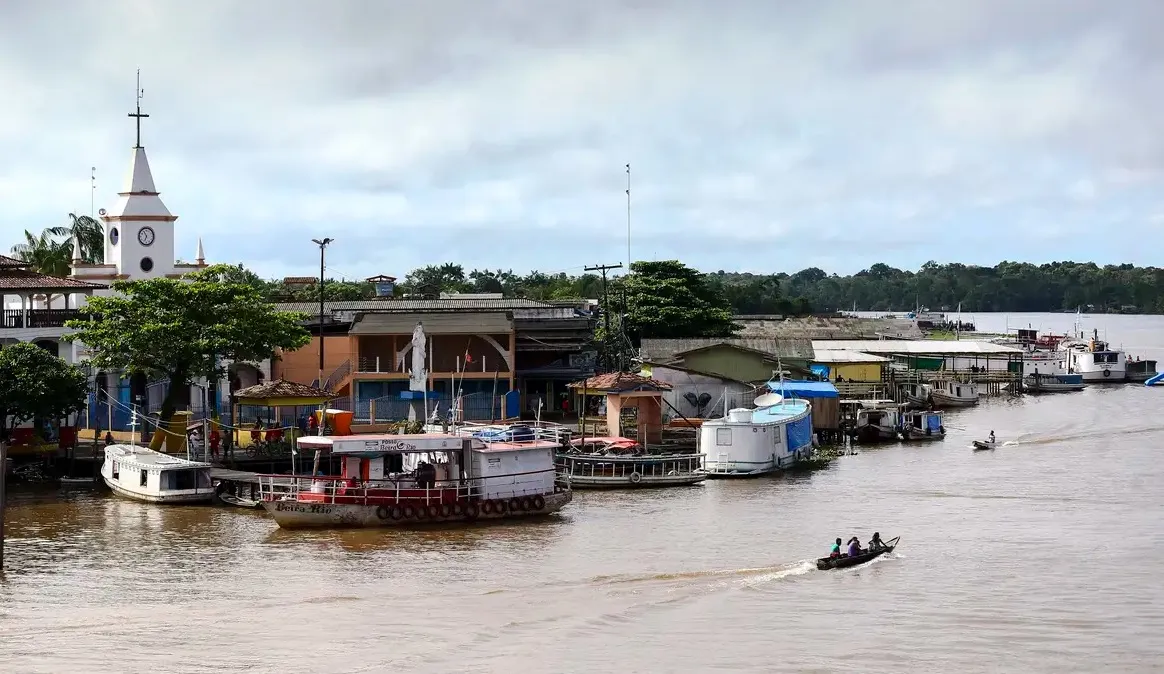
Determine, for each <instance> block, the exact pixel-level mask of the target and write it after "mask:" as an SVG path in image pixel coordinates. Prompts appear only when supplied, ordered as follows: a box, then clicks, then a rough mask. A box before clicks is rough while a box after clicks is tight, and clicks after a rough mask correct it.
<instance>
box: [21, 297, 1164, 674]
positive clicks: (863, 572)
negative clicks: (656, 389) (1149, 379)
mask: <svg viewBox="0 0 1164 674" xmlns="http://www.w3.org/2000/svg"><path fill="white" fill-rule="evenodd" d="M976 318H977V320H978V321H979V327H980V328H983V329H1002V327H1003V326H1002V325H1001V324H1000V325H994V322H995V319H997V322H999V323H1001V320H1002V317H1001V316H986V317H984V316H978V317H976ZM1036 318H1039V320H1040V321H1042V322H1044V323H1045V324H1043V325H1040V324H1036V325H1035V327H1043V328H1044V329H1052V328H1053V329H1057V330H1062V329H1065V328H1066V329H1069V328H1070V323H1071V320H1072V317H1071V316H1065V317H1064V316H1041V317H1036ZM1095 318H1096V319H1101V318H1104V319H1106V321H1107V326H1108V329H1109V333H1110V334H1109V337H1110V339H1111V341H1112V342H1113V343H1115V344H1117V345H1118V344H1119V343H1121V341H1122V342H1123V343H1124V345H1125V348H1126V349H1127V350H1129V351H1130V352H1132V353H1133V355H1140V356H1143V357H1153V358H1159V359H1161V360H1162V361H1164V317H1095ZM1028 320H1031V318H1030V317H1010V318H1009V321H1010V325H1011V326H1015V325H1016V324H1022V325H1024V327H1025V322H1026V321H1028ZM983 323H987V325H983ZM1121 331H1122V332H1121ZM1153 339H1154V340H1155V341H1153ZM1161 396H1164V388H1146V387H1144V386H1142V385H1126V386H1109V387H1090V388H1088V389H1087V390H1085V391H1083V392H1080V393H1074V394H1062V395H1057V396H1056V395H1052V396H1042V397H1032V396H1028V397H1026V398H1024V399H1022V400H1008V399H1004V398H995V399H988V400H984V401H983V404H981V405H980V406H979V407H977V408H974V409H970V410H966V411H960V412H954V413H951V414H949V415H948V419H947V421H946V426H947V428H948V430H949V431H950V434H949V436H948V437H947V438H946V440H945V441H944V442H941V443H935V444H930V445H915V446H903V445H887V446H884V447H878V448H867V449H860V451H859V453H858V454H856V455H852V456H844V457H841V458H840V459H838V460H837V461H835V462H834V463H833V464H832V465H831V466H830V467H829V468H827V469H824V470H820V471H817V472H814V473H810V474H801V475H785V476H779V477H774V478H760V479H753V480H745V481H730V482H722V481H712V482H708V483H705V484H704V485H701V486H696V487H690V488H682V489H671V490H659V491H641V492H610V493H594V492H580V493H578V494H577V497H576V499H575V501H574V502H573V503H572V504H571V505H569V506H568V507H567V508H566V509H565V510H564V511H563V512H562V513H561V514H560V515H558V516H555V517H552V518H550V519H546V520H542V521H537V522H525V523H519V524H501V525H493V526H475V527H470V528H459V529H452V530H441V531H390V530H385V531H322V532H287V531H280V530H278V529H277V528H276V526H275V524H274V523H273V522H272V521H270V520H268V519H266V518H265V517H263V516H262V515H261V514H259V513H251V512H246V511H241V510H237V509H228V508H211V507H156V506H149V505H143V504H138V503H134V502H129V501H126V500H123V499H119V498H116V497H113V496H108V495H95V494H89V493H85V492H56V491H49V492H44V491H37V492H31V491H17V492H15V493H13V494H11V495H10V498H11V501H10V508H9V513H8V536H9V539H8V544H7V554H6V567H7V568H6V572H5V573H4V575H3V577H2V578H0V671H3V672H5V673H6V674H7V673H13V674H15V673H25V672H28V673H32V672H145V671H159V672H163V671H164V672H222V671H233V672H684V673H690V672H710V671H739V672H832V671H852V672H915V671H917V672H921V671H940V672H959V673H961V672H1055V673H1056V674H1062V673H1063V672H1148V671H1161V670H1164V581H1162V580H1161V579H1162V578H1164V527H1162V526H1161V524H1162V522H1161V519H1162V518H1161V516H1162V515H1164V454H1161V452H1164V418H1161V416H1160V414H1159V413H1160V410H1161V409H1164V404H1162V403H1164V398H1162V397H1161ZM990 430H994V431H995V432H996V433H997V435H998V438H999V441H1000V442H1004V443H1005V444H1004V445H1003V446H1001V447H1000V448H999V449H997V450H995V451H993V452H978V453H975V452H972V451H971V450H970V441H971V440H972V439H975V438H980V437H982V436H985V435H986V434H987V433H988V432H989V431H990ZM874 530H879V531H880V532H881V533H882V535H883V537H885V538H890V537H893V536H901V537H902V542H901V546H900V548H899V549H898V551H896V552H895V553H894V554H892V555H888V556H885V557H882V558H880V559H878V560H876V561H874V562H873V563H871V564H869V565H867V566H864V567H858V568H855V569H848V570H843V571H817V570H816V568H815V565H814V564H813V560H814V559H815V558H816V557H819V556H822V555H825V554H827V552H828V548H829V545H830V542H831V541H832V540H833V539H834V538H836V537H841V538H845V539H847V538H848V537H849V536H852V535H858V536H861V537H862V540H868V537H869V535H870V534H871V533H872V532H873V531H874Z"/></svg>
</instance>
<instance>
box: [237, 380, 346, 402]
mask: <svg viewBox="0 0 1164 674" xmlns="http://www.w3.org/2000/svg"><path fill="white" fill-rule="evenodd" d="M234 397H235V398H250V399H252V400H274V399H277V398H323V399H324V400H330V399H331V398H334V397H335V394H333V393H331V392H329V391H324V390H323V389H318V388H315V387H314V386H309V385H308V384H300V383H298V382H293V381H287V380H286V379H276V380H275V381H269V382H266V383H265V384H256V385H255V386H248V387H246V388H244V389H239V390H237V391H235V392H234Z"/></svg>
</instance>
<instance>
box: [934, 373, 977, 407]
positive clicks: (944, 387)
mask: <svg viewBox="0 0 1164 674" xmlns="http://www.w3.org/2000/svg"><path fill="white" fill-rule="evenodd" d="M930 398H931V399H932V400H933V403H934V407H970V406H972V405H977V404H978V385H977V384H975V383H973V382H961V381H953V380H951V379H943V380H940V381H935V382H934V383H933V389H932V390H931V391H930Z"/></svg>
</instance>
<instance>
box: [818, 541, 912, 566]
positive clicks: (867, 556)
mask: <svg viewBox="0 0 1164 674" xmlns="http://www.w3.org/2000/svg"><path fill="white" fill-rule="evenodd" d="M895 547H897V546H892V547H884V548H881V549H879V550H866V551H865V552H863V553H861V554H859V555H857V556H856V557H821V558H820V559H818V560H816V568H817V569H818V570H820V571H829V570H831V569H847V568H849V567H853V566H860V565H862V564H867V563H868V562H871V561H873V560H874V559H877V558H878V557H880V556H881V555H884V554H888V553H890V552H893V548H895Z"/></svg>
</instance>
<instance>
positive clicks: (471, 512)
mask: <svg viewBox="0 0 1164 674" xmlns="http://www.w3.org/2000/svg"><path fill="white" fill-rule="evenodd" d="M480 514H481V508H479V507H477V504H476V503H473V502H469V503H466V504H465V519H470V520H475V519H477V516H478V515H480Z"/></svg>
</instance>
